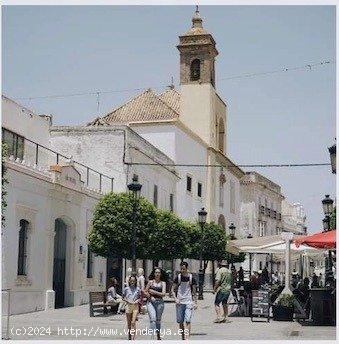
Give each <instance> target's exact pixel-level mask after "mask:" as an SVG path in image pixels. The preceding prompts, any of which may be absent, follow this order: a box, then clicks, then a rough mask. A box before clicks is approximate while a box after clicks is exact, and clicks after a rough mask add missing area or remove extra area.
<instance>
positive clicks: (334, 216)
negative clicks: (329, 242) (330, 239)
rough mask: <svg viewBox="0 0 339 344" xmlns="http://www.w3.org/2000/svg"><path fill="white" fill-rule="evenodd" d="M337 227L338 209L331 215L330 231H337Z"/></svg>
mask: <svg viewBox="0 0 339 344" xmlns="http://www.w3.org/2000/svg"><path fill="white" fill-rule="evenodd" d="M336 227H337V209H336V207H334V209H333V212H332V214H331V215H330V229H336Z"/></svg>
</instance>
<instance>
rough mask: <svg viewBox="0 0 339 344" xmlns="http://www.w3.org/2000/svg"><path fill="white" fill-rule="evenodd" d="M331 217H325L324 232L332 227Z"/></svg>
mask: <svg viewBox="0 0 339 344" xmlns="http://www.w3.org/2000/svg"><path fill="white" fill-rule="evenodd" d="M329 219H330V218H329V217H328V216H325V217H324V218H323V228H324V230H323V232H327V231H328V230H329V229H330V221H329Z"/></svg>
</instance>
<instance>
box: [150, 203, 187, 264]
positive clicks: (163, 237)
mask: <svg viewBox="0 0 339 344" xmlns="http://www.w3.org/2000/svg"><path fill="white" fill-rule="evenodd" d="M187 243H188V233H187V231H186V230H185V226H184V223H183V221H182V220H180V219H179V218H178V216H176V215H175V214H173V213H171V212H169V211H165V210H160V209H159V210H157V221H156V230H155V231H153V232H151V233H149V237H148V242H147V256H148V258H149V259H153V260H172V259H178V258H182V257H185V256H186V255H187V249H188V245H187Z"/></svg>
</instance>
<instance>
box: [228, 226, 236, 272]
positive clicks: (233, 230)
mask: <svg viewBox="0 0 339 344" xmlns="http://www.w3.org/2000/svg"><path fill="white" fill-rule="evenodd" d="M228 229H229V230H230V237H231V238H230V239H231V240H234V239H235V229H236V227H235V226H234V223H233V222H232V223H231V224H230V225H229V226H228ZM231 266H233V255H232V253H231Z"/></svg>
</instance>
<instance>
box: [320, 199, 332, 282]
mask: <svg viewBox="0 0 339 344" xmlns="http://www.w3.org/2000/svg"><path fill="white" fill-rule="evenodd" d="M321 203H322V205H323V210H324V214H325V218H324V219H323V227H324V232H328V231H330V230H332V228H331V214H332V212H333V203H334V202H333V199H331V198H330V195H325V198H324V199H323V200H322V202H321ZM326 261H327V262H326V270H325V284H326V283H327V282H328V281H330V280H332V279H333V262H332V252H331V250H328V257H327V258H326Z"/></svg>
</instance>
